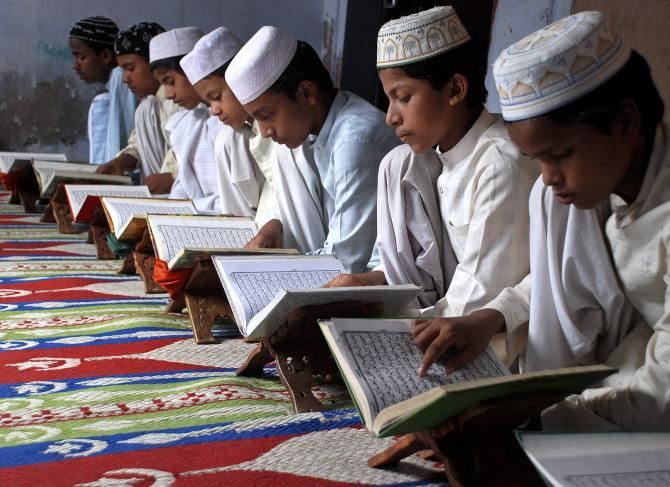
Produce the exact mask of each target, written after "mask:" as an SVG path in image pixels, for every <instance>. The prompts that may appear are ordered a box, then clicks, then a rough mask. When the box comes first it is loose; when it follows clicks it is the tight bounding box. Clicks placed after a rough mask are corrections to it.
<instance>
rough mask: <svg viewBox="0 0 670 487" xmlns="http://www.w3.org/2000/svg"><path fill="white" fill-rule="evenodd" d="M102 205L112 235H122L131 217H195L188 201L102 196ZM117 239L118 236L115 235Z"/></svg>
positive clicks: (195, 211)
mask: <svg viewBox="0 0 670 487" xmlns="http://www.w3.org/2000/svg"><path fill="white" fill-rule="evenodd" d="M102 201H103V205H104V206H105V207H106V208H107V212H108V214H109V215H110V217H111V219H112V225H111V227H112V229H113V230H114V233H115V235H116V233H122V232H123V227H124V226H125V225H127V224H128V223H129V222H130V221H131V220H132V219H133V217H136V216H137V217H146V215H147V214H148V213H152V214H163V215H164V214H185V215H195V214H196V213H197V210H196V209H195V206H193V202H191V201H190V200H159V199H156V198H119V197H114V196H104V197H103V198H102ZM116 237H117V238H118V235H116Z"/></svg>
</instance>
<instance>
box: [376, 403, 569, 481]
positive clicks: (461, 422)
mask: <svg viewBox="0 0 670 487" xmlns="http://www.w3.org/2000/svg"><path fill="white" fill-rule="evenodd" d="M572 393H574V391H566V392H560V391H549V392H541V391H538V392H530V393H529V392H524V393H519V394H513V395H510V396H506V397H501V398H496V399H491V400H488V401H482V402H479V403H477V404H474V405H472V406H470V407H469V408H467V409H466V410H465V411H462V412H461V413H459V414H457V415H456V416H453V417H451V418H449V419H448V420H447V421H445V422H444V423H442V424H441V425H440V426H438V427H437V428H434V429H432V430H429V431H417V432H415V433H410V434H409V435H406V436H403V437H402V438H400V439H399V440H398V441H396V442H395V443H394V444H393V445H391V446H390V447H388V448H387V449H386V450H384V451H383V452H381V453H378V454H376V455H374V456H372V457H370V459H369V460H368V466H370V467H372V468H384V467H389V466H391V465H394V464H396V463H398V462H399V461H400V460H402V459H403V458H406V457H408V456H410V455H412V454H414V453H418V452H420V451H423V450H426V449H427V450H430V451H432V454H433V455H434V456H435V457H437V459H438V460H439V461H440V462H442V463H443V464H444V470H445V473H446V475H447V478H448V479H449V483H450V484H451V485H452V486H454V487H460V486H479V485H496V486H518V487H526V486H535V485H537V486H543V485H545V483H544V482H543V481H542V478H541V477H540V475H539V474H538V473H537V472H536V470H535V468H534V467H533V465H532V464H531V462H530V460H528V458H527V457H526V455H525V453H524V452H523V450H522V449H521V447H520V446H519V444H518V442H517V441H516V438H514V433H513V430H514V429H516V428H518V427H519V426H521V425H523V424H524V423H526V422H527V421H529V420H530V422H531V423H535V424H539V417H540V413H541V412H542V410H543V409H546V408H547V407H549V406H551V405H552V404H555V403H557V402H558V401H560V400H561V399H563V398H564V397H566V396H568V395H569V394H572Z"/></svg>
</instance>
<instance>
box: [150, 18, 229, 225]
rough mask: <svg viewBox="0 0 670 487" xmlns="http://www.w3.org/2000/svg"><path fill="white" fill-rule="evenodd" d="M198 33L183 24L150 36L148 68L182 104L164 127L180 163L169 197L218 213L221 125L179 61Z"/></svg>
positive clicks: (191, 45) (201, 210) (219, 208)
mask: <svg viewBox="0 0 670 487" xmlns="http://www.w3.org/2000/svg"><path fill="white" fill-rule="evenodd" d="M200 37H202V31H201V30H200V29H198V28H196V27H182V28H178V29H172V30H170V31H167V32H164V33H162V34H159V35H157V36H156V37H154V38H153V39H151V43H150V55H151V70H152V72H153V74H154V76H155V77H156V79H157V80H158V81H159V82H160V83H161V84H162V85H163V86H164V87H165V92H166V95H167V98H168V99H170V100H173V101H174V102H175V103H176V104H178V105H180V106H181V107H183V108H185V110H183V111H181V112H178V113H176V114H174V115H173V116H172V117H171V118H170V120H169V121H168V123H167V125H166V127H165V130H166V131H167V132H168V134H169V138H170V144H171V145H172V148H173V150H174V151H175V155H176V157H177V163H178V166H179V167H178V175H177V178H176V180H175V183H174V185H173V186H172V190H171V191H170V198H185V199H190V200H193V203H194V204H195V206H196V208H197V209H198V212H204V213H220V210H221V202H220V198H219V190H218V186H217V181H216V178H215V177H213V175H214V174H215V173H216V168H215V164H216V163H215V160H214V140H215V139H216V136H217V134H218V133H219V131H220V130H221V129H222V125H221V123H219V121H218V120H217V119H216V117H211V116H210V115H209V110H208V109H207V107H206V106H205V105H204V104H203V103H201V100H200V97H199V96H198V93H196V91H195V90H194V89H193V86H192V85H191V83H189V81H188V78H187V77H186V75H185V74H184V71H183V70H182V68H181V66H180V65H179V61H180V60H181V58H182V57H184V55H186V54H188V53H189V52H190V51H191V49H193V46H195V43H196V42H197V41H198V39H200Z"/></svg>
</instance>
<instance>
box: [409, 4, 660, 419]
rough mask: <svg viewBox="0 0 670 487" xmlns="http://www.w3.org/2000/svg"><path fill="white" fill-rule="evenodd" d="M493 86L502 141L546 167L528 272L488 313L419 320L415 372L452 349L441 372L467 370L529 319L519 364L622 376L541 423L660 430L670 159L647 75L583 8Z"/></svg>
mask: <svg viewBox="0 0 670 487" xmlns="http://www.w3.org/2000/svg"><path fill="white" fill-rule="evenodd" d="M494 77H495V80H496V85H497V87H498V91H499V94H500V99H501V105H502V111H503V116H504V118H505V120H506V121H507V122H508V124H507V130H508V132H509V134H510V137H511V138H512V140H513V141H514V143H515V144H516V145H517V146H518V147H519V148H520V150H521V151H523V152H525V153H527V154H529V155H530V156H532V157H535V158H537V159H538V161H539V165H540V168H541V170H542V179H541V180H538V182H537V183H536V185H535V187H534V188H533V191H532V193H531V198H530V216H531V231H530V238H531V240H530V241H531V245H532V247H531V274H530V275H529V276H527V277H526V278H525V279H524V280H523V281H522V282H521V283H520V284H518V285H517V286H516V287H514V288H508V289H505V290H504V291H503V292H502V293H501V294H500V295H499V296H498V297H497V298H496V299H494V300H493V301H492V302H491V303H489V304H488V305H486V306H485V307H484V309H482V310H479V311H475V312H473V313H471V314H470V315H468V316H465V317H459V318H453V319H446V320H443V321H442V322H441V323H439V327H438V326H435V325H436V324H435V323H433V324H432V325H428V326H426V325H425V323H421V322H419V323H418V324H417V325H416V326H415V329H414V330H413V333H414V334H415V339H416V341H417V344H418V345H419V346H420V347H422V348H424V349H425V350H426V354H425V357H424V361H423V364H422V369H423V370H422V371H425V369H426V368H427V367H428V366H429V365H430V364H431V363H432V362H433V361H434V360H435V358H437V357H438V356H439V355H441V353H442V352H443V351H444V350H446V349H447V348H451V349H452V350H457V355H456V356H455V357H454V358H453V359H452V360H450V363H449V365H448V368H449V369H455V368H458V367H460V366H462V365H464V364H465V363H467V362H468V361H470V360H472V359H473V358H474V357H476V356H477V355H478V353H479V352H481V350H482V349H483V347H484V346H485V344H486V342H487V341H488V338H489V337H490V336H491V335H492V334H493V333H495V332H496V331H500V330H503V329H505V328H506V329H507V331H508V333H509V334H510V337H511V338H512V339H514V338H516V337H517V336H520V338H522V339H523V338H524V336H523V335H524V333H523V332H524V327H523V326H522V325H523V324H524V323H526V322H528V332H527V340H528V343H527V346H526V348H525V351H524V353H523V354H522V356H521V360H520V366H521V368H522V369H524V370H529V371H532V370H542V369H546V368H553V367H566V366H574V365H577V364H579V365H586V364H591V363H596V362H603V361H604V362H606V363H608V364H609V365H612V366H614V367H618V368H619V372H618V373H617V374H615V375H613V376H611V377H609V378H607V379H606V380H604V381H603V383H602V386H601V387H596V388H592V389H587V390H586V391H584V392H583V393H582V394H580V395H573V396H570V397H568V398H566V400H564V401H561V402H560V403H558V404H557V405H555V406H553V407H551V408H549V409H548V410H546V411H545V412H544V413H543V417H542V425H543V428H545V429H631V430H640V429H642V430H659V429H664V430H668V429H670V398H669V396H668V390H670V366H669V364H670V315H669V314H668V310H669V309H670V290H669V287H668V286H669V285H670V258H669V257H668V256H669V255H670V252H669V247H670V151H669V150H668V142H667V127H666V125H665V124H664V123H663V121H662V119H663V112H664V107H663V102H662V100H661V98H660V96H659V93H658V90H657V89H656V87H655V85H654V82H653V80H652V78H651V75H650V71H649V66H648V65H647V63H646V61H645V60H644V58H642V57H641V56H640V55H639V54H638V53H636V52H634V51H633V52H631V51H630V50H629V49H627V48H626V47H625V46H624V44H623V42H622V41H621V39H619V38H618V37H617V36H616V35H614V34H613V33H612V32H611V31H609V29H608V28H607V26H606V25H605V20H604V17H603V15H602V14H601V13H599V12H580V13H577V14H575V15H571V16H569V17H566V18H564V19H562V20H560V21H558V22H556V23H554V24H552V25H550V26H548V27H546V28H544V29H541V30H540V31H538V32H535V33H534V34H531V35H530V36H528V37H527V38H525V39H522V40H521V41H519V42H517V43H516V44H514V45H512V46H510V47H509V48H507V49H506V50H504V51H503V52H502V53H501V55H500V56H499V58H498V60H497V61H496V63H495V65H494ZM543 183H544V185H543ZM549 187H551V190H552V191H550V190H549ZM609 204H611V206H612V212H613V214H612V215H611V216H609V218H605V217H607V212H608V211H609V208H608V206H609ZM605 220H606V223H604V222H605ZM531 276H532V280H531ZM631 305H632V308H633V309H632V310H631ZM631 311H632V316H633V318H632V319H631Z"/></svg>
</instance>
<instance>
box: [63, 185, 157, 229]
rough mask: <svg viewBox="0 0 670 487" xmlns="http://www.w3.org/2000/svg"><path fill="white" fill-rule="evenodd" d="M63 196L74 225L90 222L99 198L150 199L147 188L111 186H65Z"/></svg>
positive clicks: (98, 203)
mask: <svg viewBox="0 0 670 487" xmlns="http://www.w3.org/2000/svg"><path fill="white" fill-rule="evenodd" d="M64 186H65V195H66V196H67V202H68V204H69V205H70V212H71V213H72V218H73V220H74V221H75V222H76V223H79V222H90V221H91V220H92V219H93V212H94V211H95V209H96V208H98V207H99V206H100V205H101V203H100V197H101V196H129V197H130V196H137V197H143V198H151V192H150V191H149V188H148V187H147V186H115V185H112V184H109V185H107V184H65V185H64Z"/></svg>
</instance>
